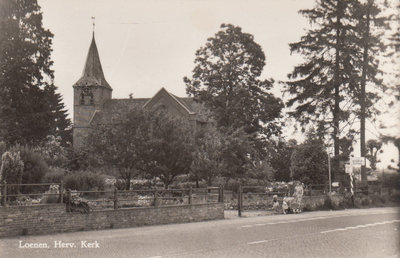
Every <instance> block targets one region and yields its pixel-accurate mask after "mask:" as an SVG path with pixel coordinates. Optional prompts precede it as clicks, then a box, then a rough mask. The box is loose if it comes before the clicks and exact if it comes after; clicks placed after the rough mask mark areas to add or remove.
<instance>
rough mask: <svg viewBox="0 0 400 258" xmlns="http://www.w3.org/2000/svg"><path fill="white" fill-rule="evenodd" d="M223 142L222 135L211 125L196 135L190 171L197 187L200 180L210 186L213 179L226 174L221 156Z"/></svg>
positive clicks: (224, 140) (225, 167)
mask: <svg viewBox="0 0 400 258" xmlns="http://www.w3.org/2000/svg"><path fill="white" fill-rule="evenodd" d="M225 142H226V139H225V137H224V135H223V134H222V133H220V132H219V131H218V130H217V128H215V127H213V126H212V125H208V126H207V127H206V128H203V129H202V130H199V131H198V132H197V133H196V140H195V144H194V152H193V157H192V164H191V166H190V171H191V174H192V175H193V177H194V178H195V180H196V186H197V187H198V186H199V184H198V182H199V180H200V179H205V180H206V181H207V184H208V186H212V181H213V179H214V178H215V177H217V176H221V175H222V174H226V173H225V170H226V169H227V166H226V163H225V161H224V160H223V155H222V152H223V149H224V144H225Z"/></svg>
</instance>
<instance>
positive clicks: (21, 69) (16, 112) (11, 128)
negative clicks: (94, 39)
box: [0, 0, 69, 145]
mask: <svg viewBox="0 0 400 258" xmlns="http://www.w3.org/2000/svg"><path fill="white" fill-rule="evenodd" d="M52 37H53V34H52V33H51V32H50V31H49V30H46V29H44V28H43V26H42V12H41V11H40V6H39V5H38V3H37V1H36V0H29V1H28V0H2V1H0V92H1V99H0V101H1V102H0V121H1V125H0V127H1V128H0V138H2V140H4V141H6V142H7V143H8V144H15V143H20V144H31V145H36V144H38V143H40V142H41V141H42V140H43V139H44V138H45V137H46V136H47V135H49V134H57V132H61V131H65V129H66V128H67V127H68V126H69V120H68V119H67V118H66V113H65V110H63V106H62V103H61V99H60V96H59V95H57V93H56V87H55V86H54V85H53V79H54V74H53V70H51V65H52V64H53V62H52V60H51V58H50V54H51V51H52V48H51V44H52ZM55 128H56V129H55Z"/></svg>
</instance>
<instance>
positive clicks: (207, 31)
mask: <svg viewBox="0 0 400 258" xmlns="http://www.w3.org/2000/svg"><path fill="white" fill-rule="evenodd" d="M39 5H40V6H41V7H42V11H43V23H44V27H45V28H47V29H50V31H51V32H52V33H53V34H54V39H53V53H52V59H53V60H54V66H53V69H54V70H55V83H56V85H57V86H58V88H59V92H60V93H61V94H62V96H63V97H64V103H65V105H66V107H67V109H68V110H69V113H70V117H72V107H73V98H72V97H73V89H72V85H73V84H74V83H75V82H76V81H77V80H78V79H79V78H80V76H81V73H82V70H83V66H84V63H85V59H86V55H87V52H88V48H89V45H90V41H91V38H92V31H93V26H92V20H91V17H92V16H94V17H95V23H96V26H95V38H96V43H97V47H98V50H99V54H100V59H101V63H102V66H103V71H104V74H105V77H106V80H107V81H108V83H109V84H110V85H111V87H112V88H113V89H114V91H113V98H128V96H129V94H130V93H133V96H134V97H152V96H153V95H154V94H155V93H156V92H157V91H158V90H159V89H160V88H161V87H164V88H166V89H167V90H168V91H170V92H171V93H173V94H175V95H178V96H185V95H186V91H185V84H184V83H183V79H182V78H183V77H184V76H191V72H192V70H193V68H194V58H195V52H196V50H197V49H199V48H200V47H201V46H203V45H204V44H205V42H206V40H207V38H209V37H211V36H213V35H214V34H215V33H216V32H217V31H218V30H219V27H220V25H221V24H222V23H231V24H234V25H237V26H240V27H241V28H242V30H243V31H244V32H247V33H250V34H252V35H254V40H255V41H256V42H257V43H258V44H260V45H261V47H262V49H263V51H264V53H265V55H266V66H265V67H264V72H263V74H262V77H264V78H270V77H272V78H274V79H275V80H277V81H278V80H285V79H286V75H287V74H288V73H290V72H291V71H292V68H293V66H294V65H296V64H298V63H299V62H300V61H301V58H300V57H299V56H296V55H290V51H289V47H288V44H289V43H291V42H296V41H298V40H299V39H300V37H301V36H302V35H304V31H305V28H308V27H309V24H308V22H307V20H306V19H305V18H304V17H302V16H301V15H299V14H298V11H299V10H300V9H304V8H312V7H313V6H314V1H313V0H246V1H244V0H243V1H235V0H141V1H139V0H133V1H128V0H112V1H111V0H107V1H106V0H85V1H82V0H69V1H65V0H39ZM280 90H281V89H280V88H276V89H275V90H274V91H275V93H276V94H277V95H278V96H279V95H280ZM371 131H372V132H370V133H369V134H370V137H373V136H374V134H375V135H377V134H378V132H377V130H376V129H375V128H372V129H371ZM385 152H386V153H389V154H391V155H390V157H391V158H392V157H396V155H397V153H396V150H395V149H393V148H391V149H390V148H389V149H388V151H385ZM388 156H389V155H388ZM391 158H388V159H389V160H390V159H391ZM385 163H386V162H385Z"/></svg>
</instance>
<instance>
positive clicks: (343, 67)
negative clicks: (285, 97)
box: [285, 0, 355, 156]
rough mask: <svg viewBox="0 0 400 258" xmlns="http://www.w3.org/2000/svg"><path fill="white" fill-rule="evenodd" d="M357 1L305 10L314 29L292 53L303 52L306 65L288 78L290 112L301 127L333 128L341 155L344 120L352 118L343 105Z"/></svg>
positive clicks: (334, 0)
mask: <svg viewBox="0 0 400 258" xmlns="http://www.w3.org/2000/svg"><path fill="white" fill-rule="evenodd" d="M353 4H355V2H354V1H352V0H351V1H341V0H319V1H317V3H316V6H315V7H314V8H313V9H309V10H301V11H300V13H301V14H303V15H304V16H305V17H306V18H307V19H308V20H309V22H310V23H311V24H312V29H311V30H309V31H307V33H306V35H305V36H303V37H302V38H301V40H300V41H299V42H296V43H292V44H290V50H291V52H292V53H293V52H296V53H300V54H302V55H303V56H304V57H305V62H304V63H302V64H300V65H298V66H296V67H295V68H294V70H293V72H292V73H290V74H289V75H288V77H289V79H290V81H288V82H287V83H286V88H285V90H286V92H288V93H290V94H291V96H292V97H291V98H290V99H289V101H288V102H287V105H288V106H289V107H294V111H291V112H289V114H290V115H292V116H293V117H295V118H296V119H297V120H298V121H299V122H300V124H301V125H302V126H303V128H304V127H305V126H307V125H308V124H309V123H314V124H318V127H322V128H325V130H326V131H329V130H330V129H331V128H333V131H330V132H331V133H332V138H333V141H334V154H335V156H338V155H339V134H340V128H339V125H340V121H346V120H347V119H348V118H349V111H348V110H343V108H341V106H340V103H341V102H342V101H343V100H344V98H345V96H346V95H345V93H348V92H349V86H351V85H349V78H350V74H351V73H352V69H351V66H350V64H349V60H350V57H351V55H353V54H354V49H353V48H352V47H350V46H351V43H349V41H351V40H352V38H351V35H352V34H351V33H350V32H349V31H350V30H351V29H352V26H351V24H353V23H354V22H353V21H354V19H353V17H352V14H351V13H350V10H351V8H350V7H351V5H353Z"/></svg>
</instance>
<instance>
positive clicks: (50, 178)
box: [42, 167, 67, 183]
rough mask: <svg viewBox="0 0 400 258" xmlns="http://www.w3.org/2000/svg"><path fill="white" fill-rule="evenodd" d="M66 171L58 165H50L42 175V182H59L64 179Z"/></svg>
mask: <svg viewBox="0 0 400 258" xmlns="http://www.w3.org/2000/svg"><path fill="white" fill-rule="evenodd" d="M66 174H67V171H66V170H65V169H63V168H59V167H50V168H49V170H48V172H47V173H46V174H45V175H44V176H43V179H42V182H43V183H60V182H61V181H63V180H64V177H65V175H66Z"/></svg>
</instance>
